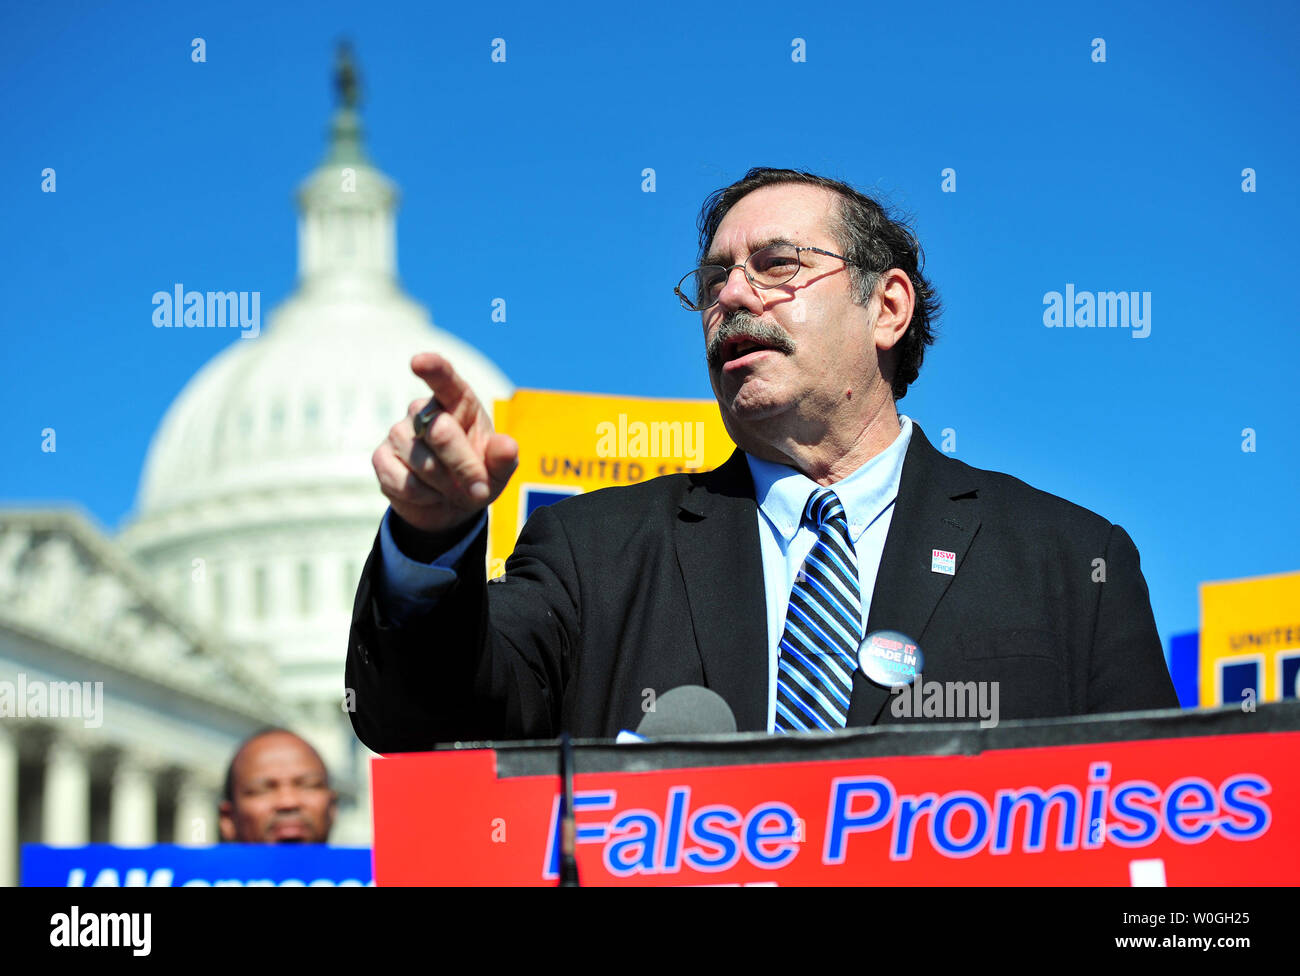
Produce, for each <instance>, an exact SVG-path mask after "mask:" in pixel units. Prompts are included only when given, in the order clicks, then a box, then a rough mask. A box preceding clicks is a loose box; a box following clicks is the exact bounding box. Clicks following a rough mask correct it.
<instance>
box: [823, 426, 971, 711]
mask: <svg viewBox="0 0 1300 976" xmlns="http://www.w3.org/2000/svg"><path fill="white" fill-rule="evenodd" d="M976 488H977V482H976V480H975V476H974V473H973V472H972V471H971V469H969V468H967V467H966V466H965V465H961V464H957V463H955V462H953V461H952V459H950V458H947V457H945V456H944V455H942V454H940V453H939V452H938V451H936V450H935V449H934V447H932V446H931V444H930V442H929V441H928V440H926V437H925V434H923V433H922V432H921V427H920V425H919V424H917V423H916V422H915V421H913V423H912V437H911V442H910V443H909V444H908V447H907V455H906V457H905V458H904V459H903V471H902V475H901V477H900V479H899V485H898V498H897V500H896V501H895V502H894V513H893V518H892V519H891V521H890V524H889V534H888V536H887V537H886V538H885V548H884V552H883V553H882V554H881V558H880V571H879V573H877V575H876V588H875V591H874V593H873V594H872V597H871V611H870V613H869V615H868V618H867V633H871V632H872V631H875V630H898V631H902V632H903V633H904V634H906V635H908V636H909V637H912V638H914V639H915V640H916V641H917V643H919V644H920V645H921V651H922V653H923V654H924V655H925V661H926V663H927V665H928V664H932V663H935V662H937V661H938V660H939V655H940V654H943V653H945V650H946V649H941V648H931V647H927V646H926V643H925V629H926V626H927V625H928V624H929V621H930V617H931V616H932V615H933V614H934V609H935V607H936V606H937V605H938V603H939V600H940V599H942V597H943V595H944V593H946V592H947V590H948V586H949V585H950V584H951V583H952V580H953V577H952V576H948V575H946V574H944V573H936V572H934V571H933V570H932V569H931V555H932V550H934V549H942V550H945V551H947V552H952V553H955V554H956V557H957V558H956V571H957V572H961V566H962V563H963V561H964V560H965V557H966V551H967V549H969V548H970V544H971V541H972V540H973V539H974V538H975V533H976V532H977V531H978V530H979V526H980V518H979V500H978V496H977V493H976ZM947 652H948V653H951V650H948V651H947ZM889 698H890V692H889V691H888V690H887V689H885V688H882V687H880V686H879V685H876V684H874V683H872V682H871V681H869V680H868V679H867V678H866V677H864V676H863V674H862V671H861V670H858V671H856V672H855V673H854V675H853V693H852V695H851V696H850V698H849V715H848V725H850V726H863V725H873V724H875V723H876V722H877V721H879V719H880V715H881V712H882V710H883V708H884V706H885V703H886V702H887V701H888V700H889Z"/></svg>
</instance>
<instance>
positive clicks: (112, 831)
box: [108, 751, 158, 847]
mask: <svg viewBox="0 0 1300 976" xmlns="http://www.w3.org/2000/svg"><path fill="white" fill-rule="evenodd" d="M157 824H158V796H157V791H156V789H155V786H154V770H153V769H152V768H151V764H149V763H148V762H147V761H146V760H144V759H143V758H142V757H141V756H139V755H137V754H136V753H133V752H131V751H126V752H123V753H122V755H121V756H120V757H119V759H118V761H117V765H116V766H115V767H114V769H113V786H112V790H111V792H110V795H109V805H108V842H109V843H110V844H115V845H117V846H118V847H147V846H149V845H150V844H152V843H154V842H155V840H156V839H157V829H158V827H157Z"/></svg>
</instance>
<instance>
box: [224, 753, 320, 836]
mask: <svg viewBox="0 0 1300 976" xmlns="http://www.w3.org/2000/svg"><path fill="white" fill-rule="evenodd" d="M337 805H338V795H337V794H336V793H335V792H334V791H333V790H332V789H330V784H329V770H327V769H326V768H325V763H324V761H323V760H322V759H321V757H320V755H319V754H318V753H317V752H316V750H315V749H313V748H312V747H311V746H310V745H309V744H308V743H307V742H306V740H304V739H302V738H301V737H300V736H297V735H295V734H294V733H292V732H290V731H289V730H288V729H280V728H271V729H263V730H261V731H260V732H256V733H254V734H253V735H252V736H250V737H249V738H247V739H245V740H244V742H243V743H242V744H241V745H240V746H239V749H238V750H236V752H235V755H234V758H232V759H231V761H230V767H229V769H228V770H227V771H226V792H225V799H224V800H223V801H222V802H221V806H220V826H221V839H222V840H224V841H232V842H235V843H240V844H324V843H326V842H327V841H328V840H329V835H330V829H331V828H332V827H333V826H334V815H335V812H336V809H337Z"/></svg>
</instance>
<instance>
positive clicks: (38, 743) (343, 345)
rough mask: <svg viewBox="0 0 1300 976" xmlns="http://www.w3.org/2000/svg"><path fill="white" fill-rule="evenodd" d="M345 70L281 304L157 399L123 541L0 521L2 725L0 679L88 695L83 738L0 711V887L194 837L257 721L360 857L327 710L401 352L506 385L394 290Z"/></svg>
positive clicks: (73, 723)
mask: <svg viewBox="0 0 1300 976" xmlns="http://www.w3.org/2000/svg"><path fill="white" fill-rule="evenodd" d="M347 71H348V69H344V70H343V71H342V72H341V73H340V79H341V83H340V89H341V92H342V105H341V107H340V108H339V110H338V111H337V113H336V114H335V117H334V120H333V124H332V128H331V132H330V138H329V151H328V153H327V155H326V158H325V160H324V161H323V162H322V163H321V165H320V166H319V167H318V168H317V169H316V170H315V171H314V172H313V173H312V174H311V175H310V176H309V177H308V179H307V180H306V181H305V182H304V183H303V184H302V186H301V187H300V189H299V191H298V196H297V202H298V210H299V232H298V249H299V280H298V283H297V287H296V289H295V291H294V292H293V294H292V295H290V296H289V298H288V299H287V300H286V301H285V302H284V303H283V304H281V305H280V306H279V307H278V308H277V309H275V310H274V312H273V313H272V315H271V316H270V320H269V322H267V323H265V324H264V325H263V327H262V329H261V333H260V335H258V336H257V337H256V338H238V339H234V340H233V341H232V342H231V343H230V344H229V345H228V346H227V347H226V348H225V349H224V350H223V351H222V352H221V353H220V354H219V355H217V356H216V357H214V358H213V359H212V360H211V361H210V362H209V363H207V365H205V366H204V367H203V368H202V369H201V370H200V371H199V372H198V373H197V374H196V375H195V376H194V377H193V378H192V379H191V381H190V382H189V384H188V385H187V386H186V387H185V389H184V390H183V391H182V393H181V394H180V396H179V397H177V399H176V401H175V402H174V403H173V404H172V406H171V407H170V409H169V410H168V412H167V414H166V416H165V418H164V419H163V421H162V424H161V426H160V427H159V429H158V431H157V432H156V434H155V436H154V439H153V443H152V445H151V447H150V450H149V455H148V459H147V461H146V464H145V469H144V472H143V474H142V477H141V482H140V489H139V495H138V499H137V506H136V511H135V513H134V514H133V517H132V518H131V519H130V521H129V523H128V525H127V527H126V528H125V529H124V531H123V532H122V533H121V534H120V535H119V536H118V537H116V538H111V537H108V536H107V535H106V534H105V533H104V532H102V531H101V530H99V529H98V528H96V527H95V526H94V525H92V524H91V523H90V522H89V521H88V520H87V519H86V518H85V517H84V516H83V515H81V514H80V513H79V512H77V511H75V510H69V509H66V508H49V509H39V510H32V509H24V510H15V509H0V710H4V699H3V688H4V687H5V686H4V684H3V683H4V682H9V683H10V684H12V685H14V686H15V687H17V686H18V683H19V682H23V683H25V686H26V687H28V688H29V689H33V688H34V689H38V690H39V689H40V688H41V687H44V688H46V689H47V690H54V692H55V693H54V694H53V695H52V696H51V697H52V698H53V699H54V700H55V701H56V702H57V701H58V700H59V699H60V693H62V698H63V699H64V701H63V708H64V711H67V710H68V707H69V702H68V701H67V700H66V699H67V696H68V694H69V692H70V690H71V687H72V686H71V684H62V683H77V684H78V687H79V688H84V687H93V685H94V683H95V682H102V683H103V684H102V688H103V704H102V716H101V718H102V724H99V725H95V724H94V722H93V721H87V720H86V718H85V717H84V715H72V716H68V715H52V714H50V712H52V711H53V712H58V711H59V708H57V707H56V708H53V709H50V708H48V707H47V708H46V709H41V708H34V709H30V710H27V714H24V715H16V714H13V709H12V708H10V709H8V711H9V712H10V714H8V716H7V717H3V718H0V884H13V883H16V881H17V874H18V864H17V857H18V845H19V844H20V843H23V842H42V843H50V844H67V845H75V844H82V843H87V842H112V843H119V844H148V843H153V842H163V841H173V842H176V843H211V842H213V841H214V840H215V839H216V836H217V834H216V821H215V817H216V803H217V801H218V799H219V793H220V789H221V785H222V781H223V778H224V775H225V769H226V764H227V763H228V761H229V759H230V756H231V753H232V752H233V750H234V747H235V745H236V744H237V743H238V742H239V741H240V740H241V739H242V738H243V737H244V736H246V735H247V734H248V733H250V732H251V731H253V730H255V729H257V728H259V727H261V726H264V725H269V724H276V725H286V726H288V727H290V728H292V729H294V730H295V731H298V732H300V733H301V734H302V735H303V736H304V737H305V738H307V739H308V741H310V742H311V743H312V744H313V745H315V746H316V748H317V749H318V750H319V751H320V752H321V754H322V755H323V756H324V757H325V760H326V762H327V764H328V765H329V768H330V773H331V776H332V778H333V780H334V783H335V786H336V788H337V789H338V790H339V792H340V817H339V820H338V822H337V823H336V826H335V830H334V833H333V835H332V837H331V842H332V843H335V844H342V845H349V846H351V845H367V844H369V843H370V820H369V803H370V800H369V790H368V783H367V777H366V772H367V766H368V763H367V759H368V756H369V753H368V752H367V750H365V748H364V747H363V746H361V745H360V743H358V742H357V741H356V739H355V737H354V735H353V733H352V729H351V725H350V723H349V721H348V717H347V714H346V712H345V711H344V710H343V707H342V705H343V662H344V658H345V655H346V651H347V635H348V624H349V619H350V615H351V608H352V600H353V595H354V591H355V588H356V583H357V578H358V576H359V574H360V571H361V567H362V565H363V563H364V561H365V558H366V555H367V553H368V552H369V549H370V546H371V544H372V542H373V540H374V535H375V532H376V530H377V528H378V523H379V519H380V517H381V515H382V513H383V511H384V508H385V507H386V502H385V500H384V498H383V496H382V495H381V494H380V492H379V489H378V486H377V485H376V483H375V479H374V473H373V470H372V468H371V465H370V455H371V453H372V452H373V450H374V448H375V447H376V445H378V444H379V442H380V441H381V440H382V439H383V437H384V435H385V433H386V431H387V430H388V428H389V427H390V426H391V425H392V424H393V423H394V422H395V421H396V420H397V419H398V418H400V417H402V416H403V415H404V414H405V412H406V406H407V404H408V403H409V402H410V400H412V399H414V398H416V397H419V396H427V394H428V391H427V388H424V387H423V384H422V383H420V381H419V380H418V379H416V378H415V377H414V376H412V375H411V373H410V369H409V360H410V357H411V355H412V354H414V353H416V352H419V351H425V350H434V351H438V352H442V353H444V354H446V355H447V356H448V358H450V359H451V360H452V361H453V362H454V363H455V364H456V368H457V371H458V372H460V373H461V375H463V376H465V377H466V379H467V380H468V381H469V383H470V384H471V385H472V386H473V387H474V389H475V390H476V391H477V392H478V393H479V395H480V397H481V398H482V399H483V400H484V401H485V402H487V403H491V402H492V400H493V399H497V398H505V397H508V396H509V395H510V394H511V392H512V388H511V385H510V382H509V381H508V380H507V378H506V377H505V376H504V375H503V374H502V373H501V371H500V370H498V369H497V368H496V367H495V366H494V365H493V364H492V363H491V362H490V361H488V360H487V359H486V358H485V357H484V356H483V355H482V354H480V353H479V352H477V351H476V350H475V349H474V348H473V347H471V346H469V345H468V344H466V343H464V342H462V341H461V340H459V339H457V338H455V337H454V336H451V335H449V334H447V333H445V332H441V331H439V330H437V329H435V328H434V327H433V326H432V324H431V322H430V319H429V316H428V313H427V311H426V310H425V309H424V308H423V307H422V306H421V305H419V304H417V303H416V302H414V301H413V300H412V299H411V298H410V297H408V296H407V295H406V294H405V293H404V292H403V291H402V288H401V286H400V284H399V282H398V279H397V273H396V266H397V264H396V228H395V212H396V205H397V192H396V189H395V187H394V185H393V184H392V183H391V182H390V181H389V180H388V179H387V178H386V177H385V176H384V174H383V173H381V172H380V171H379V170H377V169H375V168H374V167H373V166H372V165H371V163H370V162H369V161H368V159H367V158H366V155H365V152H364V150H363V148H362V143H361V134H360V124H359V119H358V116H357V112H356V98H355V89H354V86H353V84H351V83H350V82H349V80H348V79H350V77H351V76H350V74H347V73H346V72H347ZM169 338H171V337H170V336H169ZM83 682H90V683H91V684H90V686H83V685H81V684H80V683H83ZM42 683H44V685H42ZM33 694H35V692H33ZM37 697H39V695H38V696H37ZM83 705H84V703H83ZM83 710H84V709H83ZM32 711H37V712H39V711H45V712H46V714H45V715H33V714H31V712H32Z"/></svg>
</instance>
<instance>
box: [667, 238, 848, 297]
mask: <svg viewBox="0 0 1300 976" xmlns="http://www.w3.org/2000/svg"><path fill="white" fill-rule="evenodd" d="M800 251H812V252H813V253H814V254H825V255H826V256H827V257H829V258H839V259H840V260H841V261H843V262H844V263H845V264H852V263H853V262H852V261H850V260H849V259H848V258H846V257H844V255H842V254H835V253H834V252H832V251H824V250H822V249H821V248H820V247H801V246H798V245H795V244H773V245H772V246H771V247H765V248H763V249H762V250H760V251H755V252H754V253H753V254H751V255H750V256H749V258H748V260H746V261H745V263H744V264H733V265H732V266H731V267H730V268H728V267H725V266H723V265H721V264H706V265H704V266H703V267H702V268H696V269H695V270H694V271H692V272H691V273H690V274H688V275H687V276H686V277H685V278H683V279H682V280H681V281H679V282H677V287H676V288H674V289H673V294H675V295H676V296H677V299H678V301H680V302H681V303H682V307H683V308H685V309H687V310H689V311H691V312H704V311H707V310H708V309H710V308H712V307H713V306H714V305H716V304H718V296H719V295H721V294H722V289H723V288H725V287H726V286H727V279H728V278H730V277H731V272H733V271H735V270H736V269H737V268H741V269H742V270H743V271H744V272H745V277H746V278H748V279H749V282H750V284H752V285H753V286H754V287H755V288H776V287H778V286H780V285H786V284H789V283H790V282H792V281H794V278H795V275H797V274H798V273H799V269H800V268H801V267H802V266H803V265H802V263H801V262H800V260H799V252H800Z"/></svg>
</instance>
